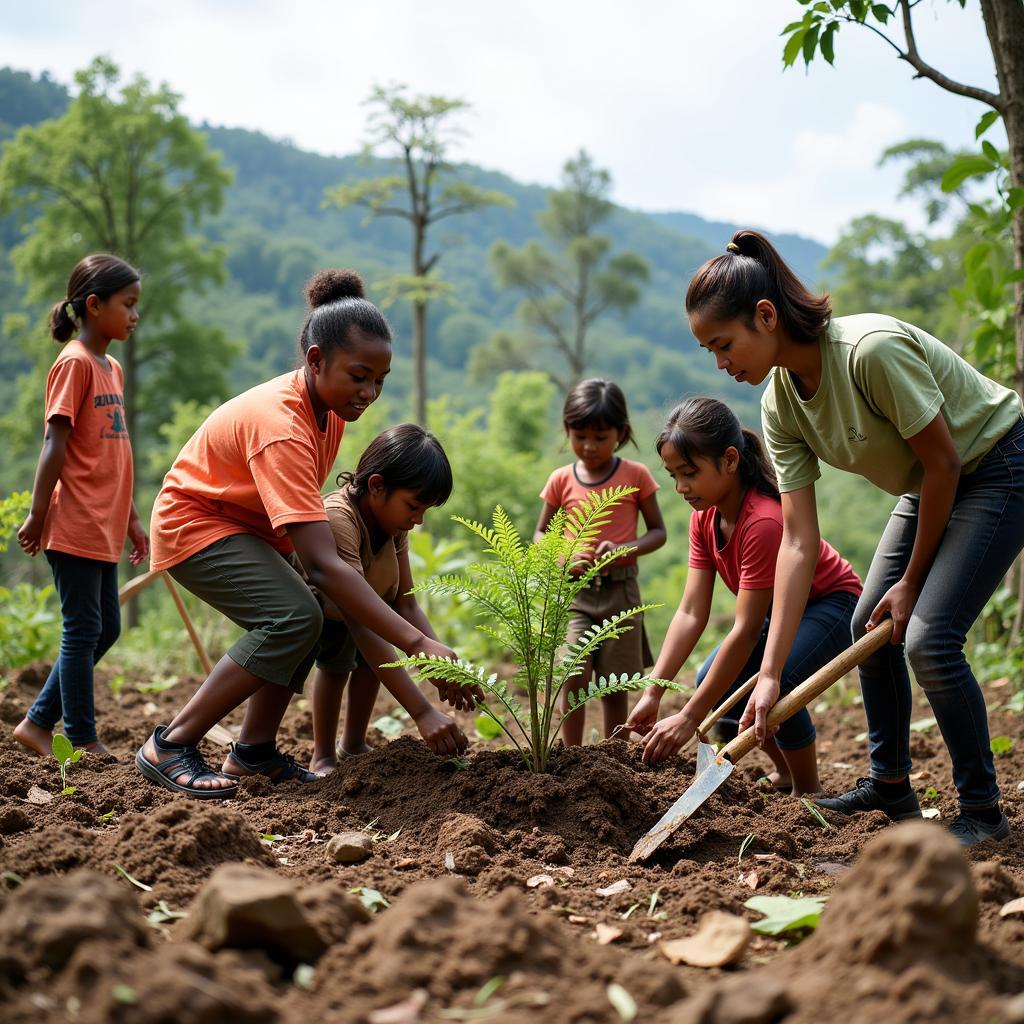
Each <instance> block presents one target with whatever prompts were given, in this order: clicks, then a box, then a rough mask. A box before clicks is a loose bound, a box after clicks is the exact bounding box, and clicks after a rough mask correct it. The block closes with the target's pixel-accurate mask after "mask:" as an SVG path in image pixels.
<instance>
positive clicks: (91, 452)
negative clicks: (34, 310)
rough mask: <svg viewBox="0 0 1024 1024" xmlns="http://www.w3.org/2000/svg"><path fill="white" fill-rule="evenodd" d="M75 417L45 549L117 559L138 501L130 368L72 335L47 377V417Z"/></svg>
mask: <svg viewBox="0 0 1024 1024" xmlns="http://www.w3.org/2000/svg"><path fill="white" fill-rule="evenodd" d="M57 416H64V417H67V419H68V420H69V421H70V423H71V433H70V435H69V436H68V443H67V449H66V452H65V456H64V466H63V468H62V469H61V472H60V479H59V480H58V481H57V486H56V487H54V489H53V494H52V495H51V497H50V505H49V508H48V509H47V512H46V520H45V522H44V523H43V533H42V537H41V540H40V545H41V547H42V548H43V550H44V551H62V552H64V553H65V554H69V555H78V556H79V557H81V558H93V559H95V560H96V561H100V562H116V561H117V560H118V559H119V558H120V557H121V549H122V548H123V547H124V540H125V537H126V535H127V533H128V516H129V515H130V513H131V507H132V446H131V442H130V441H129V440H128V428H127V426H126V424H125V419H124V372H123V371H122V369H121V365H120V363H118V361H117V360H116V359H112V358H111V357H110V356H107V358H106V359H105V360H104V359H100V358H98V357H96V356H94V355H93V354H92V353H91V352H90V351H89V350H88V349H87V348H86V347H85V345H83V344H82V342H81V341H79V340H77V339H76V340H74V341H69V342H68V343H67V345H66V346H65V347H64V350H63V351H62V352H61V354H60V355H59V356H57V359H56V361H55V362H54V364H53V366H52V367H50V373H49V375H48V376H47V378H46V415H45V419H46V422H47V423H49V422H50V421H51V420H52V419H53V418H54V417H57Z"/></svg>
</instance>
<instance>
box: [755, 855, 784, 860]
mask: <svg viewBox="0 0 1024 1024" xmlns="http://www.w3.org/2000/svg"><path fill="white" fill-rule="evenodd" d="M778 859H779V855H778V854H777V853H755V854H754V860H778Z"/></svg>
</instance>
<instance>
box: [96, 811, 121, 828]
mask: <svg viewBox="0 0 1024 1024" xmlns="http://www.w3.org/2000/svg"><path fill="white" fill-rule="evenodd" d="M116 813H117V812H116V811H115V810H113V809H111V810H109V811H107V813H106V814H101V815H100V816H99V818H97V821H100V822H102V823H103V824H104V825H105V824H106V823H107V822H108V821H113V819H114V815H115V814H116Z"/></svg>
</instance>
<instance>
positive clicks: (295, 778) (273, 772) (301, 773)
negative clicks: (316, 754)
mask: <svg viewBox="0 0 1024 1024" xmlns="http://www.w3.org/2000/svg"><path fill="white" fill-rule="evenodd" d="M232 762H234V764H232ZM235 765H240V766H241V767H242V769H243V771H238V770H237V768H236V767H235ZM233 769H234V770H233ZM222 771H223V772H224V774H225V775H231V776H233V777H235V778H240V777H242V776H245V775H265V776H266V777H267V778H268V779H270V781H271V782H273V783H274V785H275V786H276V785H277V784H278V783H279V782H316V781H317V780H318V779H319V778H320V776H319V775H317V774H315V773H314V772H311V771H308V770H307V769H305V768H303V767H302V765H300V764H299V763H298V761H296V760H295V758H294V757H292V755H291V754H285V753H283V752H282V751H280V750H275V751H274V753H273V754H271V755H270V757H268V758H267V759H266V760H265V761H250V760H248V759H247V758H246V757H245V755H244V754H242V753H241V752H240V751H239V750H238V745H237V744H235V743H232V744H231V752H230V753H229V754H228V756H227V758H225V760H224V766H223V768H222Z"/></svg>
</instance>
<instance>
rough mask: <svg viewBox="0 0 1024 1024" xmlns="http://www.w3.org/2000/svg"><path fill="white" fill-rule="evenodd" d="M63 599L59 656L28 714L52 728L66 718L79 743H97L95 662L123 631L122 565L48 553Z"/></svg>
mask: <svg viewBox="0 0 1024 1024" xmlns="http://www.w3.org/2000/svg"><path fill="white" fill-rule="evenodd" d="M46 560H47V561H48V562H49V563H50V568H51V569H52V570H53V582H54V585H55V586H56V588H57V596H58V597H59V598H60V611H61V616H62V618H63V620H64V621H63V628H62V631H61V636H60V654H59V655H58V657H57V660H56V661H55V662H54V665H53V668H52V669H51V670H50V675H49V676H48V677H47V680H46V682H45V683H44V684H43V688H42V690H40V691H39V696H38V697H36V699H35V703H34V704H33V705H32V707H30V708H29V710H28V716H27V717H28V718H29V719H30V720H31V721H33V722H35V724H36V725H38V726H41V727H42V728H43V729H46V730H47V731H52V730H53V728H54V726H55V725H56V724H57V723H58V722H59V721H60V720H61V718H63V719H64V733H65V735H66V736H67V738H68V739H69V740H71V742H72V743H73V744H74V745H75V746H78V747H80V746H84V745H85V744H86V743H95V742H96V714H95V705H94V703H93V692H92V686H93V678H92V677H93V671H92V670H93V666H94V665H95V664H96V662H98V661H99V660H100V658H102V657H103V655H104V654H106V653H107V651H109V650H110V648H111V647H112V646H113V645H114V641H116V640H117V638H118V636H119V635H120V633H121V606H120V604H119V603H118V599H117V563H116V562H98V561H96V560H95V559H93V558H79V557H78V556H77V555H68V554H65V553H64V552H63V551H47V552H46Z"/></svg>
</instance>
